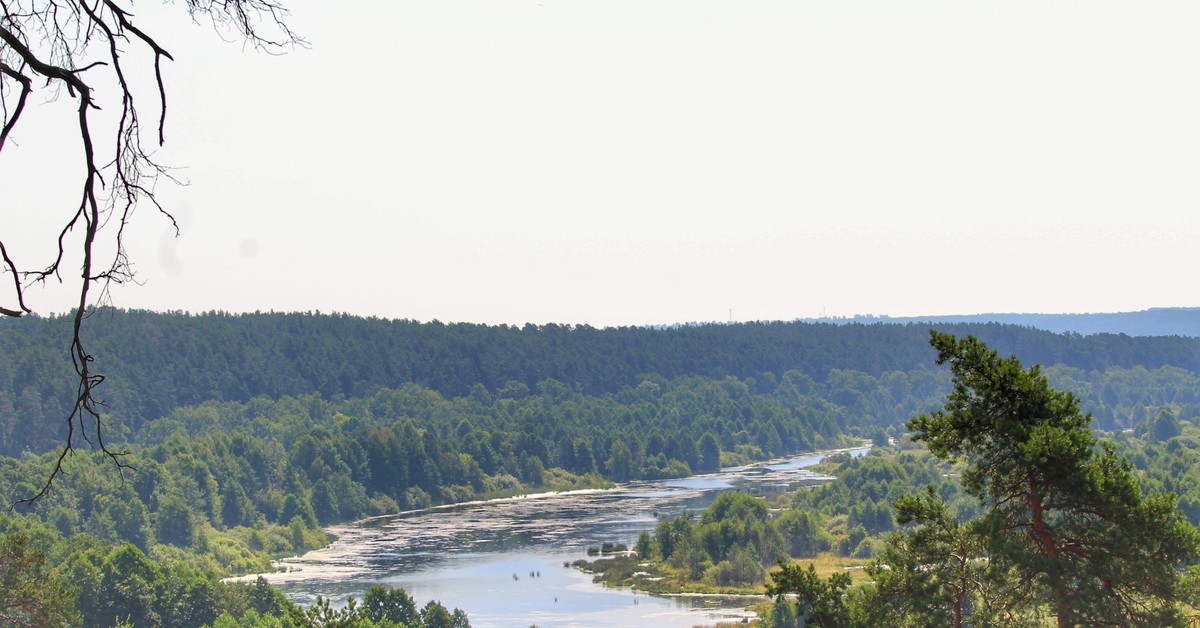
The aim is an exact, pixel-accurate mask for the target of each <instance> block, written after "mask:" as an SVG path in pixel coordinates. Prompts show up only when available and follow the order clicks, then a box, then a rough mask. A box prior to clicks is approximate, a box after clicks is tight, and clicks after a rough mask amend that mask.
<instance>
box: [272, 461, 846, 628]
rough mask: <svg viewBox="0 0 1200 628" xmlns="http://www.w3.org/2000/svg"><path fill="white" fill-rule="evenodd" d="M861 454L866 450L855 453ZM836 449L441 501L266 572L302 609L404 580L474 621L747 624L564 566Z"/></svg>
mask: <svg viewBox="0 0 1200 628" xmlns="http://www.w3.org/2000/svg"><path fill="white" fill-rule="evenodd" d="M850 451H851V452H852V453H853V454H854V455H862V454H863V453H865V452H866V451H867V450H866V449H865V448H862V449H854V450H850ZM828 453H829V452H819V453H813V454H805V455H802V456H797V457H794V458H789V459H786V460H782V461H776V462H772V463H768V464H762V465H753V466H748V467H735V468H730V469H722V470H721V472H719V473H714V474H710V475H700V476H695V477H690V478H683V479H677V480H664V481H655V482H630V483H626V484H622V485H619V486H618V487H617V488H614V489H611V490H602V491H572V492H568V493H547V494H541V495H530V496H525V497H517V498H511V499H501V500H492V501H486V502H474V503H468V504H459V505H456V506H450V507H443V508H435V509H431V510H426V511H420V512H415V513H407V514H403V515H395V516H388V517H379V518H375V519H369V520H366V521H360V522H356V523H353V524H349V525H344V526H335V527H332V528H329V531H330V532H331V533H332V534H334V535H336V536H337V537H338V540H337V541H335V542H334V543H333V544H331V545H330V546H329V547H326V548H324V549H320V550H316V551H313V552H309V553H307V554H305V555H303V556H300V557H296V558H290V559H286V560H284V561H282V562H281V565H280V566H281V567H283V568H284V569H286V570H287V571H285V572H279V573H271V574H264V577H265V578H266V579H267V580H268V581H269V582H271V583H272V584H274V585H275V586H277V587H279V588H280V589H282V590H283V591H284V593H286V594H287V596H288V598H290V599H291V600H292V601H294V602H297V603H300V604H310V603H312V602H313V601H314V600H315V599H316V596H318V595H321V596H323V597H327V598H331V599H332V600H334V601H335V602H336V603H339V604H342V603H344V602H345V599H346V597H347V596H351V595H353V596H355V597H357V598H360V599H361V597H362V593H363V591H365V590H366V589H367V587H370V586H371V585H375V584H384V585H388V586H393V587H403V588H404V589H405V590H406V591H408V593H409V594H410V595H412V596H413V597H414V598H415V599H416V600H417V604H418V606H422V605H424V604H425V602H427V601H428V600H439V601H441V603H442V604H444V605H445V606H446V607H447V608H451V609H453V608H456V607H457V608H461V609H463V610H464V611H466V612H467V614H468V615H469V616H470V619H471V625H472V626H475V627H478V628H488V627H491V626H497V627H514V626H517V627H521V628H525V627H527V626H529V625H530V624H534V623H536V624H537V625H538V626H540V627H541V628H552V627H570V626H589V627H591V626H599V627H608V626H611V627H617V626H622V627H623V626H646V625H653V626H655V627H656V628H673V627H688V626H697V625H711V624H715V623H717V622H719V621H730V620H739V619H741V618H742V617H744V616H745V612H744V611H743V610H742V609H743V608H744V604H738V601H737V600H728V599H722V598H711V597H655V596H650V595H647V594H645V593H638V592H635V591H632V590H629V589H609V588H606V587H604V586H601V585H599V584H594V583H592V581H591V576H590V575H588V574H585V573H582V572H580V571H578V570H576V569H571V568H565V567H564V566H563V563H565V562H570V561H574V560H577V559H579V558H587V553H586V552H587V548H588V547H597V546H599V545H600V544H601V543H604V542H613V543H625V544H627V545H629V546H631V547H632V546H633V544H634V542H635V541H636V540H637V537H638V534H639V533H640V532H641V531H643V530H650V529H653V528H654V526H655V524H656V523H657V518H658V517H661V516H676V515H679V514H680V513H683V512H685V511H698V510H703V509H704V508H705V507H707V506H708V504H709V503H711V502H712V500H713V499H715V498H716V496H717V495H719V494H720V493H721V492H722V491H727V490H732V489H737V490H742V491H747V492H752V493H767V492H777V491H781V490H790V489H794V488H796V487H798V486H802V485H805V484H814V483H820V482H824V481H828V480H829V479H830V478H828V477H825V476H821V475H817V474H814V473H811V472H809V471H807V470H806V467H809V466H812V465H814V464H816V463H817V462H820V461H821V459H822V458H824V457H825V456H826V455H828Z"/></svg>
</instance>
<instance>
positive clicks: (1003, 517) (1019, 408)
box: [902, 331, 1200, 626]
mask: <svg viewBox="0 0 1200 628" xmlns="http://www.w3.org/2000/svg"><path fill="white" fill-rule="evenodd" d="M931 344H932V345H933V346H934V348H935V349H937V352H938V359H937V361H938V363H939V364H949V365H950V371H951V374H952V376H953V390H952V391H951V393H950V394H949V395H948V396H947V399H946V404H945V407H944V409H942V410H938V411H935V412H931V413H929V414H926V415H921V416H919V417H917V418H915V419H913V420H912V421H910V423H909V427H910V429H912V430H913V431H914V432H915V435H914V438H916V439H917V440H921V441H925V442H926V443H928V445H929V449H930V451H932V452H933V453H934V454H935V455H937V456H939V457H943V458H947V459H952V460H958V461H962V462H964V463H965V465H966V466H965V469H964V471H963V473H962V484H963V487H964V489H965V490H966V491H967V492H968V493H969V494H971V495H973V496H975V497H976V498H978V499H979V500H980V502H981V504H982V505H983V507H984V514H983V515H982V517H980V518H979V519H978V520H975V521H972V522H971V523H970V525H971V528H972V531H973V533H974V534H976V535H978V536H979V537H980V538H982V539H984V540H985V541H986V550H987V552H986V556H987V571H988V572H989V574H990V577H992V578H994V580H995V581H996V582H1000V583H1001V584H1000V587H999V588H998V589H997V590H995V591H993V592H992V597H991V599H989V600H987V607H986V608H983V609H981V610H983V611H985V612H986V613H987V614H988V615H990V616H985V617H986V618H987V619H989V620H991V621H1002V620H1003V621H1017V620H1021V619H1027V618H1029V617H1035V618H1036V616H1037V615H1038V613H1039V612H1041V611H1042V609H1045V610H1046V611H1047V612H1048V613H1049V614H1050V615H1051V616H1052V617H1053V618H1054V619H1055V620H1056V621H1057V623H1058V625H1059V626H1074V625H1080V624H1086V625H1147V626H1161V625H1173V624H1176V623H1179V621H1180V617H1179V615H1178V610H1177V608H1176V607H1175V597H1176V596H1175V589H1176V586H1177V584H1178V579H1179V568H1180V566H1182V565H1183V564H1185V563H1187V562H1189V561H1193V560H1195V558H1196V557H1197V555H1198V553H1200V537H1198V536H1197V531H1196V529H1195V528H1194V527H1193V526H1192V525H1191V524H1189V523H1188V522H1187V521H1186V519H1185V518H1184V516H1183V514H1182V513H1181V512H1179V510H1178V509H1177V507H1176V497H1175V495H1172V494H1165V493H1164V494H1156V495H1151V496H1148V497H1147V496H1144V495H1143V494H1142V491H1141V488H1140V487H1139V485H1138V482H1137V479H1136V478H1135V476H1134V473H1133V470H1132V465H1131V464H1130V463H1129V462H1128V461H1127V460H1125V459H1124V458H1121V457H1119V456H1118V455H1117V454H1116V452H1115V451H1114V448H1113V447H1112V446H1111V445H1108V444H1100V443H1098V442H1097V440H1096V437H1095V436H1094V435H1093V433H1092V431H1091V429H1090V423H1091V416H1090V415H1087V414H1084V413H1082V412H1081V411H1080V409H1079V400H1078V399H1077V398H1076V397H1075V396H1074V395H1072V394H1070V393H1066V392H1061V391H1057V390H1054V389H1052V388H1051V387H1050V386H1049V384H1048V382H1047V379H1046V377H1045V375H1043V374H1042V372H1041V369H1040V367H1038V366H1034V367H1032V368H1030V369H1025V368H1023V367H1022V365H1021V363H1020V362H1019V361H1018V360H1017V358H1015V357H1009V358H1001V357H999V355H998V354H997V352H996V351H993V350H991V349H990V348H988V346H987V345H985V344H984V343H983V342H980V341H979V340H978V339H976V338H974V337H967V338H963V339H958V338H956V337H954V336H953V335H950V334H945V333H939V332H936V331H934V332H932V333H931ZM909 505H910V506H912V505H914V504H909ZM926 506H929V507H926V508H924V509H923V510H925V511H926V512H927V513H929V514H926V515H923V516H921V518H922V519H923V520H925V521H929V522H936V521H939V520H942V519H943V518H944V517H942V516H941V515H939V514H938V512H937V511H936V509H933V508H932V505H926ZM902 512H904V510H902ZM941 527H942V528H943V529H945V528H948V526H941ZM947 532H948V533H950V534H951V537H953V532H954V531H953V529H949V530H948V531H947ZM930 573H931V574H932V573H934V570H930Z"/></svg>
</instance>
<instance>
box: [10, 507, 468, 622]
mask: <svg viewBox="0 0 1200 628" xmlns="http://www.w3.org/2000/svg"><path fill="white" fill-rule="evenodd" d="M0 583H3V589H0V624H3V625H5V626H41V627H46V628H52V627H66V626H95V627H97V628H117V627H135V626H136V627H138V628H143V627H145V628H159V627H162V628H168V627H169V628H201V627H202V626H211V627H212V628H400V627H407V628H469V626H470V622H469V621H468V619H467V616H466V614H465V613H464V612H463V611H461V610H459V609H454V610H453V611H451V610H448V609H447V608H446V607H444V606H442V604H441V603H439V602H437V601H434V600H430V601H428V602H427V603H426V604H425V605H424V606H423V607H420V608H418V606H417V602H416V601H415V600H414V599H413V598H412V597H410V596H409V595H408V594H407V593H406V592H405V591H404V590H403V589H391V588H387V587H383V586H373V587H371V588H370V589H368V590H367V591H366V593H365V594H364V595H363V599H362V603H361V604H359V603H357V601H356V600H354V599H353V598H351V599H350V600H349V602H348V604H347V605H346V606H344V607H341V608H332V607H331V606H330V604H329V601H328V600H324V599H321V598H318V600H317V603H316V604H314V605H313V606H310V607H308V608H301V607H299V606H297V605H295V604H293V603H291V602H290V601H288V600H287V598H286V597H284V595H283V593H281V592H280V591H279V590H277V589H274V588H272V587H270V586H269V585H267V583H266V582H265V581H264V580H263V579H262V578H258V579H257V580H256V581H255V582H247V583H242V582H224V581H222V580H220V579H219V578H218V577H217V574H216V573H215V572H212V571H206V570H204V569H199V568H196V567H195V566H193V565H190V564H187V563H185V562H180V561H152V560H150V559H149V558H148V557H147V556H146V554H145V553H143V552H142V550H141V549H139V548H138V547H135V546H133V545H129V544H120V543H118V544H113V543H108V542H105V541H104V540H102V539H99V538H97V537H95V536H92V535H88V534H81V535H76V536H72V537H70V538H67V537H64V536H62V535H61V534H59V532H58V531H57V530H55V529H54V528H52V527H50V526H46V525H44V524H38V523H36V522H34V521H33V520H31V519H29V518H19V517H11V516H0Z"/></svg>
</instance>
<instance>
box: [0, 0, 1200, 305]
mask: <svg viewBox="0 0 1200 628" xmlns="http://www.w3.org/2000/svg"><path fill="white" fill-rule="evenodd" d="M286 4H287V6H288V7H289V8H290V9H291V10H292V12H293V19H292V24H293V26H294V27H295V29H296V30H298V31H299V32H300V33H302V34H303V35H305V36H306V37H307V38H308V40H309V41H310V42H311V44H312V47H311V49H309V50H297V51H295V52H291V53H289V54H287V55H285V56H282V57H272V56H268V55H263V54H260V53H255V52H253V51H252V50H243V49H242V47H241V46H240V45H238V44H236V43H223V42H222V41H220V40H219V39H218V38H217V37H215V36H214V34H213V33H212V31H211V29H208V28H206V27H200V26H193V25H191V24H190V23H189V22H188V21H187V19H186V16H184V15H182V12H181V11H180V10H179V8H178V7H174V6H168V7H160V6H159V5H157V4H156V3H146V4H139V5H138V7H137V8H139V9H140V10H141V11H142V12H143V13H144V14H146V15H147V16H148V17H149V16H152V15H153V14H155V13H162V12H163V11H164V10H167V11H168V19H166V20H165V21H163V22H162V23H161V24H158V25H156V26H155V28H156V29H157V30H156V31H155V32H156V33H157V34H158V35H159V37H160V40H163V41H165V42H166V43H167V47H168V48H170V49H171V50H172V51H173V52H174V53H175V57H176V61H175V62H174V63H169V64H168V65H167V67H166V73H167V84H168V89H169V90H170V93H169V96H168V98H169V101H170V111H169V114H168V115H169V117H168V129H167V136H168V143H167V146H166V147H165V148H164V149H163V150H162V151H161V152H160V158H161V159H162V160H164V161H166V162H167V163H169V164H171V165H175V166H179V167H181V170H180V171H179V175H180V176H181V177H183V178H185V179H187V180H188V181H189V182H190V185H188V186H187V187H182V188H180V187H173V186H170V185H167V184H165V183H164V184H160V186H159V192H160V194H161V198H162V199H163V200H164V201H165V202H166V204H167V205H168V207H169V208H170V209H171V210H173V211H175V212H176V213H177V215H178V216H179V218H180V223H181V226H182V228H183V236H182V237H181V238H178V239H173V238H171V237H169V231H168V229H167V227H168V225H167V224H166V223H164V222H163V221H161V220H158V219H157V218H156V217H155V216H154V215H153V213H152V211H151V208H149V207H148V206H147V207H142V208H141V210H140V213H139V214H138V222H137V224H136V226H135V233H134V234H133V236H134V239H133V241H132V244H131V246H130V249H131V252H132V253H133V256H134V261H135V263H136V268H137V270H138V272H139V279H140V280H141V281H143V282H144V285H142V286H135V287H130V288H125V289H121V290H119V291H116V292H115V293H114V295H113V303H114V304H115V305H118V306H121V307H139V308H150V309H157V310H168V309H169V310H175V309H183V310H191V311H206V310H210V309H221V310H229V311H247V310H249V311H253V310H285V311H290V310H320V311H324V312H331V311H342V312H350V313H354V314H362V315H376V316H382V317H388V318H415V319H420V320H428V319H433V318H437V319H440V320H443V321H471V322H487V323H500V322H508V323H524V322H526V321H532V322H539V323H541V322H550V321H553V322H563V323H590V324H593V325H621V324H648V323H666V322H673V321H696V320H725V319H726V318H728V317H729V314H730V310H732V317H733V318H734V319H736V320H755V319H785V320H790V319H794V318H798V317H810V316H818V315H821V314H822V313H825V314H828V315H849V314H855V313H875V314H892V315H917V314H954V313H976V312H996V311H1021V312H1087V311H1123V310H1135V309H1143V308H1146V307H1153V306H1179V305H1189V306H1195V305H1200V298H1197V295H1196V292H1195V290H1196V288H1195V286H1196V285H1197V268H1198V267H1200V266H1198V264H1197V262H1198V261H1200V247H1197V242H1198V241H1200V221H1198V219H1197V208H1198V206H1200V179H1198V178H1197V173H1200V115H1198V114H1197V112H1200V78H1198V77H1200V38H1197V37H1196V32H1197V30H1198V28H1200V3H1196V2H1194V1H1188V2H1136V3H1135V2H1104V1H1098V0H1088V1H1087V2H1082V1H1080V2H1046V1H1037V2H1021V1H1014V0H1004V1H996V2H972V1H969V0H946V1H943V2H934V1H914V2H895V1H894V0H878V1H852V0H851V1H840V0H839V1H821V2H814V1H806V0H787V1H782V0H781V1H776V0H762V1H756V0H741V1H738V2H708V1H702V0H680V1H661V0H636V1H633V0H630V1H624V0H512V1H508V0H478V1H469V2H468V1H455V0H428V1H419V2H414V1H407V0H401V1H396V2H367V3H349V4H347V3H332V2H319V1H316V0H304V1H294V0H288V1H287V2H286ZM172 12H173V13H172ZM153 97H154V94H153V92H149V91H147V92H145V94H144V98H143V101H144V102H146V103H148V104H147V106H150V104H152V103H153ZM64 100H65V99H64ZM69 108H70V104H69V103H66V109H69ZM63 111H65V109H64V103H62V102H60V103H52V104H50V105H46V106H41V107H39V108H38V109H37V114H36V116H37V120H36V121H34V122H31V123H30V126H27V127H26V128H25V129H24V130H23V132H24V134H23V135H22V136H18V137H17V138H16V139H17V140H18V141H19V142H20V146H19V147H18V148H16V149H14V150H12V151H11V152H10V150H9V149H8V148H6V149H5V155H4V157H3V158H2V159H0V204H2V205H3V209H2V211H0V229H3V230H4V231H5V234H6V242H10V241H13V238H14V237H15V236H12V235H9V234H13V233H16V234H19V235H20V236H21V245H22V246H24V245H26V244H27V243H28V246H29V248H30V249H31V250H32V248H33V247H32V244H33V243H35V242H40V243H41V244H42V245H44V246H43V247H42V248H43V249H44V250H45V254H46V255H48V254H49V253H50V250H49V247H50V246H52V241H53V237H54V234H53V233H52V232H49V231H47V232H46V235H44V236H42V237H43V239H42V240H37V239H36V238H35V237H34V235H33V234H35V232H36V230H37V229H38V228H39V227H41V228H43V229H47V230H48V229H49V228H50V226H49V223H45V224H43V221H44V218H45V217H47V216H52V215H53V216H55V217H56V218H57V217H61V216H62V215H63V214H67V213H70V212H71V211H72V209H73V206H74V203H75V197H74V195H73V192H72V191H71V190H70V188H69V187H68V186H69V185H71V184H72V183H73V181H72V180H71V179H69V178H67V177H65V176H64V174H63V173H64V167H63V166H62V164H63V163H64V162H65V161H69V162H71V163H74V162H75V161H76V160H77V157H76V156H75V154H74V153H69V152H63V151H69V150H70V144H69V143H68V142H69V139H70V134H69V132H66V133H57V132H55V131H53V129H52V127H50V126H49V124H50V121H51V120H52V118H53V116H54V115H62V112H63ZM67 115H69V112H68V113H67ZM144 115H145V114H144ZM148 117H149V116H148ZM31 119H32V118H31ZM35 124H36V125H39V126H37V129H39V130H40V134H35V127H34V125H35ZM47 129H49V130H47ZM57 138H64V139H62V141H61V142H59V143H58V144H56V141H58V139H57ZM64 147H65V148H64ZM27 234H28V235H27ZM11 248H12V245H10V249H11ZM4 281H9V279H4ZM30 297H31V305H32V306H33V308H34V309H35V311H38V312H39V313H49V312H53V311H62V310H63V309H65V308H66V307H69V304H70V303H71V301H70V300H69V299H68V298H67V297H66V295H62V294H60V291H57V290H46V291H43V290H34V291H32V292H31V294H30Z"/></svg>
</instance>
